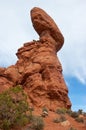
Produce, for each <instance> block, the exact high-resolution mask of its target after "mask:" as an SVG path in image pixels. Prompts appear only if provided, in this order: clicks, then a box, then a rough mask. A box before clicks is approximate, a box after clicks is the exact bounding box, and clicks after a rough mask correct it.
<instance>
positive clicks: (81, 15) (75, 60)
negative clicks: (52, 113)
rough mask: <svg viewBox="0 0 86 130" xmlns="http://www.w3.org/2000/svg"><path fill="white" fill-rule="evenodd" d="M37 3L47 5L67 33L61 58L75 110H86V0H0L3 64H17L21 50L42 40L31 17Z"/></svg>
mask: <svg viewBox="0 0 86 130" xmlns="http://www.w3.org/2000/svg"><path fill="white" fill-rule="evenodd" d="M35 6H37V7H40V8H43V9H44V10H45V11H46V12H47V13H48V14H49V15H50V16H51V17H52V18H53V19H54V20H55V22H56V24H57V25H58V27H59V28H60V30H61V32H62V33H63V35H64V38H65V43H64V46H63V48H62V49H61V50H60V51H59V52H58V57H59V59H60V62H61V63H62V67H63V74H64V78H65V81H66V84H67V86H68V88H69V97H70V100H71V102H72V109H73V110H78V109H79V108H80V109H83V110H84V111H86V58H85V55H86V54H85V52H86V0H54V1H53V0H14V1H12V0H7V1H6V0H3V1H2V0H0V66H3V67H7V66H9V65H11V64H15V63H16V61H17V57H16V55H15V53H16V52H17V49H18V48H19V47H21V46H22V45H23V43H25V42H27V41H32V40H33V39H36V40H37V39H38V37H39V36H38V35H37V33H36V32H35V31H34V29H33V27H32V23H31V20H30V10H31V8H33V7H35Z"/></svg>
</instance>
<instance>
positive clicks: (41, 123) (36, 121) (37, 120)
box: [31, 116, 44, 130]
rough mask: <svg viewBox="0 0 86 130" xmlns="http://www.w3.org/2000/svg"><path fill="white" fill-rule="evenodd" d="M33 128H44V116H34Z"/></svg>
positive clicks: (36, 129) (40, 129)
mask: <svg viewBox="0 0 86 130" xmlns="http://www.w3.org/2000/svg"><path fill="white" fill-rule="evenodd" d="M31 128H32V129H34V130H43V129H44V121H43V119H42V117H40V116H35V117H33V120H32V125H31Z"/></svg>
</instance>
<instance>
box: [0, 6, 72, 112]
mask: <svg viewBox="0 0 86 130" xmlns="http://www.w3.org/2000/svg"><path fill="white" fill-rule="evenodd" d="M31 19H32V24H33V27H34V29H35V30H36V32H37V33H38V34H39V40H38V41H35V40H33V41H32V42H28V43H25V44H24V46H23V47H21V48H20V49H18V52H17V57H18V61H17V63H16V64H15V65H12V66H10V67H8V68H0V91H1V92H2V91H3V90H5V89H8V88H9V87H12V86H15V85H18V84H20V85H22V86H23V88H24V90H25V91H26V92H27V94H28V99H29V103H30V104H31V105H32V106H36V107H48V108H49V109H51V110H56V109H57V108H58V107H65V108H68V109H69V108H71V102H70V100H69V98H68V88H67V86H66V84H65V81H64V77H63V75H62V66H61V64H60V62H59V59H58V57H57V52H58V51H59V50H60V49H61V47H62V45H63V43H64V38H63V35H62V34H61V32H60V30H59V28H58V27H57V25H56V24H55V22H54V21H53V19H52V18H51V17H50V16H49V15H48V14H47V13H46V12H44V11H43V10H42V9H40V8H37V7H35V8H33V9H32V10H31Z"/></svg>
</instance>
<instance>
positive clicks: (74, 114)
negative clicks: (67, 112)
mask: <svg viewBox="0 0 86 130" xmlns="http://www.w3.org/2000/svg"><path fill="white" fill-rule="evenodd" d="M71 117H73V118H77V117H79V113H78V112H72V113H71Z"/></svg>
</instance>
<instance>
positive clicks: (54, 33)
mask: <svg viewBox="0 0 86 130" xmlns="http://www.w3.org/2000/svg"><path fill="white" fill-rule="evenodd" d="M31 20H32V24H33V27H34V29H35V30H36V32H37V33H38V35H39V36H41V35H42V33H44V31H47V32H48V33H49V34H50V36H51V37H52V38H53V39H54V40H55V41H56V42H57V43H58V42H59V43H60V46H59V50H60V49H61V47H62V46H63V43H64V37H63V35H62V33H61V31H60V29H59V28H58V26H57V25H56V23H55V22H54V20H53V19H52V18H51V17H50V16H49V15H48V14H47V13H46V12H45V11H44V10H43V9H41V8H38V7H34V8H33V9H32V10H31Z"/></svg>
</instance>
